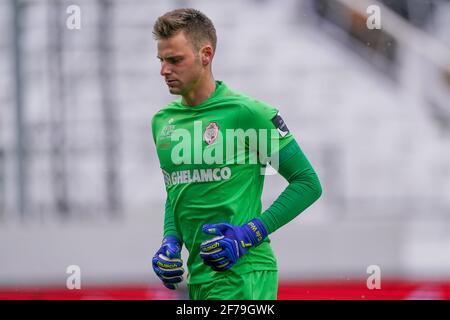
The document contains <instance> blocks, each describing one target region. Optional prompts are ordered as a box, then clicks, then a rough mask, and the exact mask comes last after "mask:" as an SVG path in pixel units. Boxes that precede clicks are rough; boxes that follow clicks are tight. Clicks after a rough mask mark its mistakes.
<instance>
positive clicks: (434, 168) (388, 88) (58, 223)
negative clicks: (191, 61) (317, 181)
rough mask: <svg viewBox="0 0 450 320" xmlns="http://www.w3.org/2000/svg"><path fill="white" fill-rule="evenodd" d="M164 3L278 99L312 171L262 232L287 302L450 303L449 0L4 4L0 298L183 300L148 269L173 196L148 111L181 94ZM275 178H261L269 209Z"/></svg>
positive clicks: (279, 185)
mask: <svg viewBox="0 0 450 320" xmlns="http://www.w3.org/2000/svg"><path fill="white" fill-rule="evenodd" d="M69 5H78V6H79V7H80V8H81V29H80V30H69V29H68V28H67V27H66V20H67V18H68V16H69V14H68V13H67V12H66V9H67V7H68V6H69ZM370 5H378V6H379V7H380V9H381V11H380V13H381V27H382V28H381V29H380V30H369V29H368V28H367V26H366V20H367V17H368V15H369V13H368V12H367V11H366V9H367V8H368V7H369V6H370ZM176 7H195V8H198V9H200V10H202V11H204V12H205V13H206V14H207V15H208V16H210V18H211V19H212V20H213V22H214V23H215V26H216V29H217V32H218V49H217V53H216V56H215V60H214V63H213V70H214V73H215V76H216V78H217V79H221V80H224V81H225V82H226V83H227V84H229V85H230V86H231V87H234V88H236V89H238V90H240V91H243V92H246V93H248V94H250V95H253V96H254V97H256V98H258V99H261V100H264V101H266V102H268V103H270V104H272V105H274V106H276V107H278V108H280V109H281V110H282V114H283V117H284V119H285V121H286V123H287V125H288V127H289V128H290V129H291V131H292V132H293V133H294V135H295V136H296V138H297V139H298V141H299V142H300V145H301V147H302V148H303V150H304V151H305V153H306V154H307V155H308V157H309V158H310V160H311V162H312V163H313V165H314V167H315V168H316V169H317V171H318V174H319V177H320V178H321V182H322V185H323V189H324V193H323V196H322V198H321V199H320V201H319V202H317V203H316V204H314V205H313V206H312V207H311V208H309V209H308V210H307V211H306V212H305V213H304V214H302V215H300V216H299V217H298V218H297V219H295V220H294V221H292V222H291V223H290V224H288V225H286V226H285V227H283V228H282V229H280V230H279V231H278V232H276V233H275V234H273V235H272V236H271V238H272V243H273V246H274V249H275V252H276V254H277V257H278V262H279V280H280V291H279V298H280V299H450V102H449V101H450V51H449V46H450V37H449V34H450V19H449V18H450V2H449V1H445V0H434V1H416V0H399V1H388V0H385V1H375V0H373V1H365V0H364V1H349V0H318V1H309V0H303V1H302V0H298V1H295V0H283V1H279V0H277V1H275V0H264V1H263V0H259V1H255V0H252V1H251V0H230V1H226V2H223V1H220V2H219V1H206V0H202V1H162V0H161V1H159V0H158V1H138V0H96V1H92V0H89V1H88V0H74V1H65V0H8V1H6V0H4V1H1V2H0V28H1V29H2V30H4V32H2V34H3V36H2V37H0V74H1V76H0V299H10V298H13V299H55V298H57V299H59V298H61V299H127V298H132V299H184V298H186V297H187V295H186V287H185V284H183V286H182V287H181V288H180V290H179V291H176V292H172V291H169V290H166V289H165V288H163V286H162V285H161V284H160V283H159V281H158V279H157V278H156V276H155V275H154V274H153V271H152V268H151V258H152V255H153V254H154V252H155V250H157V248H158V247H159V245H160V240H161V234H162V223H163V203H164V198H165V194H164V192H165V191H164V187H163V178H162V174H161V172H160V170H159V166H158V162H157V158H156V155H155V152H154V145H153V141H152V138H151V130H150V119H151V116H152V115H153V113H155V112H156V111H157V110H158V109H159V108H160V107H162V106H163V105H164V104H166V103H167V102H168V101H170V100H171V99H173V97H172V96H170V95H169V93H168V90H167V88H166V86H165V84H164V82H163V81H162V78H161V77H160V75H159V61H158V60H157V59H156V47H155V43H154V41H153V40H152V35H151V28H152V25H153V22H154V20H155V18H156V17H157V16H159V15H161V14H162V13H164V12H166V11H168V10H171V9H174V8H176ZM285 185H286V182H284V181H283V179H282V178H280V177H279V176H269V177H267V180H266V187H265V190H264V197H263V206H264V208H266V207H267V206H268V205H270V204H271V203H272V201H274V200H275V198H276V197H277V196H278V194H279V193H280V192H281V191H282V190H283V188H284V187H285ZM183 254H184V255H186V252H183ZM70 265H77V266H79V267H80V270H81V290H76V289H75V290H68V289H67V288H66V281H67V278H68V277H69V276H70V275H69V274H68V273H67V272H66V271H67V268H68V266H70ZM373 265H375V266H379V268H380V270H381V289H379V290H378V289H375V290H369V289H368V288H367V278H368V277H369V276H370V274H369V273H368V269H367V268H368V267H369V266H373Z"/></svg>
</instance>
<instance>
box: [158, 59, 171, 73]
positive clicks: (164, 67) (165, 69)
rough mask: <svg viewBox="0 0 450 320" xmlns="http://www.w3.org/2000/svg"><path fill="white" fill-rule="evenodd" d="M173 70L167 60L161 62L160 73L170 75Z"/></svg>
mask: <svg viewBox="0 0 450 320" xmlns="http://www.w3.org/2000/svg"><path fill="white" fill-rule="evenodd" d="M171 72H172V70H170V68H169V66H168V65H167V64H166V63H165V62H163V63H161V72H160V74H161V75H162V76H165V75H168V74H170V73H171Z"/></svg>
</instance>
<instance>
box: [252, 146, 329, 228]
mask: <svg viewBox="0 0 450 320" xmlns="http://www.w3.org/2000/svg"><path fill="white" fill-rule="evenodd" d="M278 173H279V174H280V175H282V176H283V177H284V178H285V179H286V180H287V181H288V182H289V185H288V186H287V187H286V188H285V189H284V191H283V192H282V193H281V194H280V196H279V197H278V198H277V199H276V200H275V201H274V202H273V203H272V205H271V206H270V207H269V208H268V209H267V210H266V211H264V212H263V213H262V214H261V216H260V218H259V219H261V221H262V222H263V224H264V226H265V227H266V229H267V231H268V233H269V234H270V233H272V232H274V231H275V230H277V229H279V228H280V227H281V226H283V225H285V224H286V223H288V222H289V221H291V220H293V219H294V218H295V217H297V216H298V215H299V214H300V213H301V212H303V211H304V210H305V209H306V208H308V207H309V206H310V205H311V204H313V203H314V202H315V201H316V200H317V199H319V197H320V195H321V194H322V187H321V185H320V181H319V178H318V177H317V174H316V172H315V171H314V169H313V167H312V166H311V164H310V163H309V161H308V159H307V158H306V157H305V155H304V154H303V152H302V150H301V149H300V147H299V145H298V144H297V142H296V141H295V140H292V141H291V142H289V144H288V145H286V146H285V147H284V148H283V149H281V150H280V152H279V168H278Z"/></svg>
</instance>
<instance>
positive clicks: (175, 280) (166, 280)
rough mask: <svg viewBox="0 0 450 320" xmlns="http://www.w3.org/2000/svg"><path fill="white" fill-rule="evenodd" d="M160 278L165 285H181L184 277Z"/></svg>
mask: <svg viewBox="0 0 450 320" xmlns="http://www.w3.org/2000/svg"><path fill="white" fill-rule="evenodd" d="M160 278H161V280H162V281H163V282H164V283H180V282H181V281H183V277H182V276H179V277H164V276H162V277H160Z"/></svg>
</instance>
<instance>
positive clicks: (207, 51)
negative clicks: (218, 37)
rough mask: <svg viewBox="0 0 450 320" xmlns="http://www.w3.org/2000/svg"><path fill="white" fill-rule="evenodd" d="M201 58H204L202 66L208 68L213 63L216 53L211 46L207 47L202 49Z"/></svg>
mask: <svg viewBox="0 0 450 320" xmlns="http://www.w3.org/2000/svg"><path fill="white" fill-rule="evenodd" d="M200 54H201V57H202V65H203V66H204V67H206V66H207V65H209V64H210V63H211V61H212V58H213V55H214V51H213V48H212V47H211V46H210V45H206V46H204V47H203V48H202V49H201V52H200Z"/></svg>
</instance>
